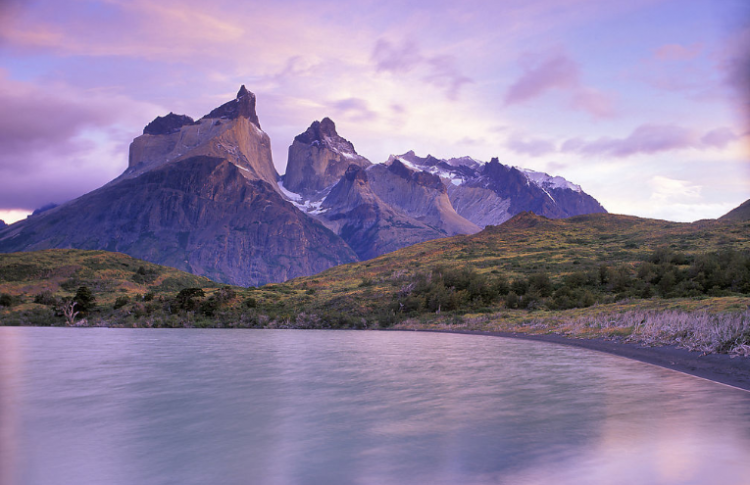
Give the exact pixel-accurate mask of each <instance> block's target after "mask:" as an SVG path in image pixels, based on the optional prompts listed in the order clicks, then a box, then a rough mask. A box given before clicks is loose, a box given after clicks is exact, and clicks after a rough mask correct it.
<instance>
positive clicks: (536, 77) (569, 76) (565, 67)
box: [505, 54, 616, 118]
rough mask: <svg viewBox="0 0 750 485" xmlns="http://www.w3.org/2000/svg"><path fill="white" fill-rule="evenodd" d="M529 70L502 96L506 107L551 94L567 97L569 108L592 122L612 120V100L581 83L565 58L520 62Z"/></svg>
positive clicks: (577, 71)
mask: <svg viewBox="0 0 750 485" xmlns="http://www.w3.org/2000/svg"><path fill="white" fill-rule="evenodd" d="M522 61H523V63H525V64H527V65H528V66H531V67H527V68H526V69H525V71H524V73H523V74H522V75H521V77H519V78H518V79H517V80H516V81H515V82H514V83H513V84H511V85H510V87H509V88H508V91H507V92H506V93H505V105H506V106H510V105H513V104H521V103H525V102H527V101H530V100H532V99H534V98H537V97H539V96H542V95H543V94H545V93H547V92H549V91H552V90H560V91H566V92H569V93H570V107H571V108H573V109H574V110H576V111H583V112H586V113H588V114H590V115H591V116H593V117H594V118H611V117H613V116H614V115H615V113H616V110H615V106H614V101H613V100H612V98H611V97H610V96H609V95H607V94H605V93H603V92H601V91H599V90H597V89H593V88H590V87H587V86H585V85H583V84H582V83H581V72H580V66H579V65H578V63H577V62H576V61H574V60H573V59H571V58H570V57H568V56H567V55H565V54H557V55H555V56H552V57H547V58H544V59H542V60H536V59H534V58H533V57H532V58H531V59H527V58H524V59H522Z"/></svg>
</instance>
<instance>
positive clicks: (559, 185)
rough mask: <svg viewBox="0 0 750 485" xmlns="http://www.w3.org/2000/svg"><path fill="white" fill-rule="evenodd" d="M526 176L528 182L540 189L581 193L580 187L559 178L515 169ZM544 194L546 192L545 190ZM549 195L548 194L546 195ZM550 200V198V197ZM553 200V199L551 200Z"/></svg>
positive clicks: (533, 171)
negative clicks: (567, 190)
mask: <svg viewBox="0 0 750 485" xmlns="http://www.w3.org/2000/svg"><path fill="white" fill-rule="evenodd" d="M515 168H516V169H517V170H518V171H520V172H521V173H522V174H524V175H525V176H526V178H527V179H529V181H530V182H532V183H533V184H534V185H536V186H538V187H539V188H541V189H569V190H572V191H574V192H583V190H582V189H581V186H580V185H576V184H574V183H572V182H569V181H567V180H565V179H564V178H562V177H560V176H552V175H549V174H547V173H544V172H537V171H535V170H531V169H528V168H521V167H515ZM545 192H547V191H546V190H545ZM547 195H549V193H547ZM550 199H552V196H551V195H550ZM552 200H555V199H552Z"/></svg>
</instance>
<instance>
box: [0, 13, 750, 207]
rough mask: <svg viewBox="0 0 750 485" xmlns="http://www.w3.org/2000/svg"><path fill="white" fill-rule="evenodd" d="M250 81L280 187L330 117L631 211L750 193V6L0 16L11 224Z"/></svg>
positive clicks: (0, 172)
mask: <svg viewBox="0 0 750 485" xmlns="http://www.w3.org/2000/svg"><path fill="white" fill-rule="evenodd" d="M242 84H244V85H246V86H247V88H248V89H249V90H250V91H252V92H254V93H255V94H256V96H257V111H258V116H259V118H260V122H261V126H262V127H263V129H264V131H266V132H267V133H268V134H269V136H270V137H271V141H272V148H273V157H274V163H275V165H276V168H277V170H278V171H279V173H284V171H285V170H284V169H285V166H286V156H287V150H288V147H289V145H290V144H291V142H292V139H293V138H294V136H295V135H297V134H299V133H301V132H303V131H304V130H305V129H306V128H307V127H308V126H309V125H310V123H311V122H312V121H314V120H320V119H322V118H323V117H326V116H327V117H330V118H331V119H333V120H334V122H335V123H336V126H337V129H338V132H339V134H340V135H342V136H343V137H345V138H347V139H348V140H350V141H351V142H352V143H354V146H355V148H356V150H357V152H358V153H360V154H361V155H363V156H365V157H367V158H368V159H370V160H371V161H373V162H376V163H377V162H383V161H385V160H386V159H387V158H388V156H389V155H390V154H402V153H405V152H407V151H408V150H414V151H415V152H416V153H417V154H418V155H420V156H426V155H427V154H432V155H434V156H436V157H438V158H450V157H460V156H466V155H468V156H471V157H473V158H476V159H479V160H483V161H489V160H490V158H492V157H498V158H499V160H500V162H502V163H504V164H507V165H513V166H519V167H524V168H530V169H534V170H539V171H544V172H547V173H549V174H552V175H561V176H563V177H565V178H567V179H568V180H570V181H572V182H574V183H576V184H579V185H581V186H582V187H583V190H584V191H585V192H587V193H589V194H591V195H592V196H594V197H595V198H596V199H597V200H598V201H599V202H600V203H601V204H602V205H603V206H604V207H605V208H606V209H607V210H608V211H609V212H613V213H619V214H631V215H636V216H641V217H651V218H659V219H667V220H673V221H694V220H698V219H705V218H715V217H719V216H721V215H722V214H724V213H726V212H728V211H729V210H731V209H732V208H734V207H736V206H738V205H739V204H740V203H742V202H744V201H745V200H747V199H748V198H750V6H748V5H747V2H746V1H745V0H628V1H627V2H603V1H601V0H554V1H553V0H494V1H490V0H481V1H480V0H462V1H460V2H456V1H445V0H429V1H428V0H421V1H403V0H399V1H394V0H348V1H334V0H318V1H315V2H312V1H299V0H275V1H264V2H261V1H252V0H251V1H240V0H213V1H211V2H206V1H205V0H201V1H197V0H181V1H178V0H160V1H158V2H154V1H152V0H0V219H3V220H5V221H6V222H12V221H15V220H19V219H22V218H24V217H26V216H27V215H28V214H29V213H30V212H31V211H33V210H34V209H36V208H39V207H41V206H44V205H46V204H49V203H58V204H59V203H62V202H65V201H67V200H70V199H73V198H75V197H78V196H80V195H82V194H84V193H86V192H89V191H91V190H93V189H95V188H97V187H99V186H101V185H103V184H105V183H106V182H108V181H109V180H111V179H113V178H115V177H116V176H118V175H119V174H120V173H122V172H123V171H124V170H125V169H126V168H127V161H128V146H129V144H130V142H131V141H132V139H133V138H135V137H136V136H138V135H140V134H141V133H142V130H143V127H144V126H145V125H146V124H148V122H150V121H151V120H152V119H154V118H155V117H156V116H160V115H165V114H167V113H169V112H175V113H178V114H187V115H189V116H192V117H193V118H196V119H197V118H199V117H201V116H203V115H205V114H207V113H208V112H209V111H210V110H211V109H213V108H215V107H217V106H219V105H220V104H222V103H224V102H226V101H229V100H230V99H233V98H234V96H235V94H236V92H237V90H238V89H239V87H240V85H242Z"/></svg>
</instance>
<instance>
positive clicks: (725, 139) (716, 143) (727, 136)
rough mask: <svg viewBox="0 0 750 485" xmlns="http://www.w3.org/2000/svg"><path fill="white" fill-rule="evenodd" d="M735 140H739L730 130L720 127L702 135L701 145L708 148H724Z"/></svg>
mask: <svg viewBox="0 0 750 485" xmlns="http://www.w3.org/2000/svg"><path fill="white" fill-rule="evenodd" d="M737 139H739V136H737V135H736V134H735V133H734V132H733V131H732V130H731V129H729V128H727V127H722V128H716V129H715V130H711V131H709V132H708V133H706V134H705V135H703V137H701V143H703V145H706V146H709V147H714V148H724V147H725V146H727V145H728V144H729V143H731V142H733V141H735V140H737Z"/></svg>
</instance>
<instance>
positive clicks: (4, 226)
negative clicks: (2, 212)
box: [0, 219, 8, 229]
mask: <svg viewBox="0 0 750 485" xmlns="http://www.w3.org/2000/svg"><path fill="white" fill-rule="evenodd" d="M6 227H8V224H6V223H5V221H4V220H2V219H0V229H4V228H6Z"/></svg>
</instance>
